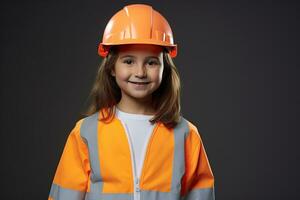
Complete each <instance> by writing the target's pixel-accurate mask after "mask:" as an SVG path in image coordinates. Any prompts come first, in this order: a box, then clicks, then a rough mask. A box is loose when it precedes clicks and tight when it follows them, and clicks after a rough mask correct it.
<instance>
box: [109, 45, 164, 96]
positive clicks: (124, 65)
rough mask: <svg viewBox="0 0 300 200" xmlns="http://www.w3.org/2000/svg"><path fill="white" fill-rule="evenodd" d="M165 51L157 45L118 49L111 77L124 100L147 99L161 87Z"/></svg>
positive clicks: (125, 46) (121, 46)
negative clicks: (113, 78)
mask: <svg viewBox="0 0 300 200" xmlns="http://www.w3.org/2000/svg"><path fill="white" fill-rule="evenodd" d="M162 51H163V49H162V47H160V46H157V45H146V44H130V45H120V46H119V47H118V59H117V61H116V64H115V69H114V70H112V72H111V75H112V76H114V77H115V79H116V82H117V84H118V86H119V87H120V89H121V92H122V98H133V99H140V100H141V99H147V98H149V97H151V94H152V93H153V92H154V91H155V90H156V89H157V88H158V87H159V86H160V83H161V81H162V74H163V69H164V65H163V52H162Z"/></svg>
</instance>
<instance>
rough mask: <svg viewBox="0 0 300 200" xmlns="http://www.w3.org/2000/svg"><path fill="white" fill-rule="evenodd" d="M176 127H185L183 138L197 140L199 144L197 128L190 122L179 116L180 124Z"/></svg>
mask: <svg viewBox="0 0 300 200" xmlns="http://www.w3.org/2000/svg"><path fill="white" fill-rule="evenodd" d="M177 126H185V127H186V136H185V138H186V139H188V140H194V141H195V140H197V141H198V142H201V135H200V132H199V130H198V127H197V126H196V124H195V123H194V122H192V121H191V120H189V119H187V118H185V117H183V116H180V122H179V123H178V125H177Z"/></svg>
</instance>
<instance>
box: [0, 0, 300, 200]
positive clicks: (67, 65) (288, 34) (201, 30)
mask: <svg viewBox="0 0 300 200" xmlns="http://www.w3.org/2000/svg"><path fill="white" fill-rule="evenodd" d="M296 2H297V1H293V2H287V1H281V2H280V1H257V2H255V1H224V2H223V1H219V2H217V1H188V0H185V1H109V0H107V1H100V0H98V1H75V0H73V1H35V2H34V1H7V2H5V1H1V8H0V9H1V10H0V15H1V43H0V44H1V45H0V47H1V48H0V49H1V54H0V56H1V79H0V80H1V146H0V147H1V165H0V166H1V170H0V171H1V181H0V183H1V187H0V188H1V193H0V198H1V199H26V200H27V199H37V200H40V199H47V197H48V194H49V191H50V187H51V183H52V180H53V176H54V173H55V170H56V167H57V164H58V162H59V158H60V156H61V153H62V150H63V147H64V145H65V142H66V138H67V136H68V134H69V132H70V131H71V129H72V128H73V126H74V125H75V122H76V121H77V120H78V119H79V117H80V113H81V112H82V111H84V109H85V108H86V105H87V103H86V102H87V97H88V94H89V92H90V89H91V87H92V84H93V81H94V78H95V75H96V71H97V68H98V65H99V64H100V62H101V58H100V57H99V56H98V55H97V46H98V44H99V42H100V41H101V39H102V34H103V30H104V28H105V26H106V24H107V22H108V21H109V19H110V18H111V17H112V15H113V14H114V13H116V12H117V11H118V10H120V9H122V8H123V7H124V6H125V5H127V4H130V3H147V4H150V5H152V6H153V8H154V9H156V10H158V11H159V12H161V13H162V14H163V15H164V16H165V17H166V18H167V20H168V21H169V23H170V25H171V27H172V30H173V33H174V37H175V43H177V44H178V57H177V58H176V59H175V60H174V62H175V64H176V66H177V68H178V70H179V72H180V78H181V82H182V94H181V106H182V115H183V116H184V117H185V118H187V119H188V120H190V121H191V122H193V123H194V124H195V125H196V126H197V127H198V129H199V131H200V132H201V136H202V139H203V142H204V145H205V148H206V151H207V155H208V158H209V161H210V164H211V167H212V170H213V173H214V176H215V192H216V199H218V200H221V199H222V200H234V199H238V200H253V199H255V200H260V199H261V200H267V199H268V200H269V199H270V200H271V199H272V200H279V199H280V200H282V199H299V198H300V194H299V188H298V186H299V183H298V181H299V178H300V176H299V172H298V171H299V169H300V165H299V126H298V124H299V107H300V106H299V103H300V101H299V100H300V99H299V71H300V70H299V67H300V66H299V34H300V31H299V8H300V7H299V3H296Z"/></svg>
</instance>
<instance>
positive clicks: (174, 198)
mask: <svg viewBox="0 0 300 200" xmlns="http://www.w3.org/2000/svg"><path fill="white" fill-rule="evenodd" d="M141 199H145V200H180V193H175V192H157V191H141Z"/></svg>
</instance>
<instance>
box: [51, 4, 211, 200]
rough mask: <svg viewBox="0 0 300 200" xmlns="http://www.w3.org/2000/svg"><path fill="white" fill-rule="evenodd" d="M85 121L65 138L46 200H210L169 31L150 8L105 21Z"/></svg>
mask: <svg viewBox="0 0 300 200" xmlns="http://www.w3.org/2000/svg"><path fill="white" fill-rule="evenodd" d="M98 52H99V54H100V55H101V56H102V57H103V58H104V59H103V62H102V64H101V66H100V68H99V71H98V74H97V77H96V81H95V84H94V86H93V89H92V92H91V97H92V104H91V105H90V107H89V109H88V112H87V116H86V117H84V118H82V119H80V120H79V121H77V123H76V125H75V127H74V128H73V130H72V131H71V133H70V134H69V136H68V139H67V142H66V145H65V148H64V150H63V154H62V156H61V159H60V161H59V164H58V167H57V170H56V173H55V176H54V180H53V183H52V186H51V191H50V195H49V199H52V200H62V199H63V200H83V199H86V200H179V199H187V200H213V199H215V195H214V176H213V173H212V170H211V168H210V164H209V161H208V158H207V155H206V152H205V149H204V145H203V143H202V140H201V137H200V134H199V132H198V130H197V127H196V126H195V125H193V124H192V123H191V122H190V121H188V120H187V119H185V118H183V117H182V116H181V115H180V99H179V97H180V80H179V75H178V71H177V69H176V67H175V65H174V63H173V61H172V58H174V57H175V56H176V54H177V45H176V44H174V43H173V35H172V31H171V28H170V26H169V24H168V22H167V21H166V19H165V18H164V17H163V16H162V15H161V14H160V13H158V12H157V11H156V10H153V9H152V7H151V6H148V5H143V4H133V5H128V6H125V7H124V8H123V9H122V10H120V11H119V12H117V13H116V14H115V15H114V16H113V17H112V18H111V20H110V21H109V22H108V24H107V26H106V28H105V31H104V35H103V41H102V42H101V43H100V45H99V49H98Z"/></svg>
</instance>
